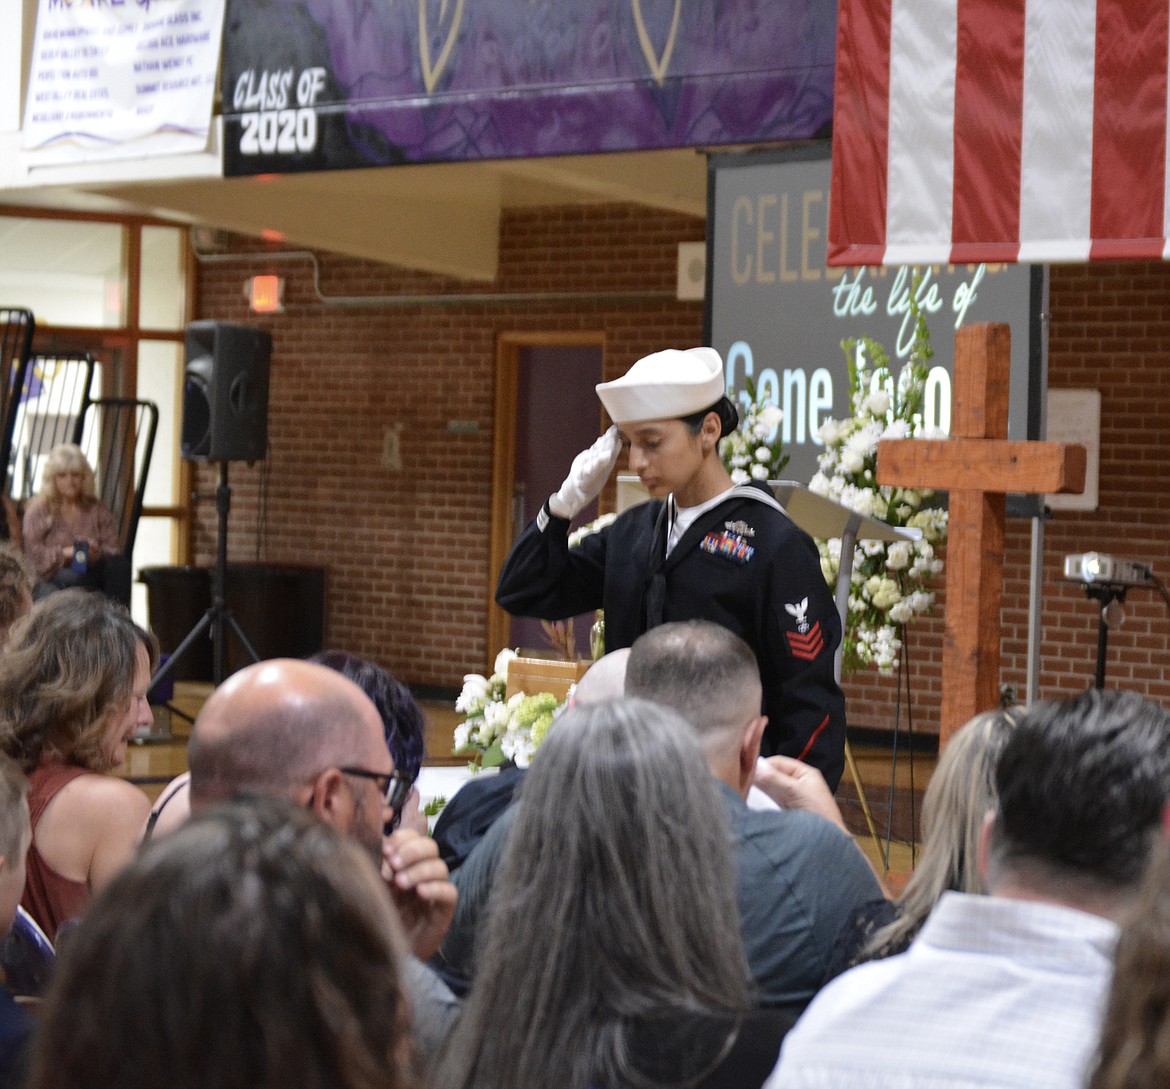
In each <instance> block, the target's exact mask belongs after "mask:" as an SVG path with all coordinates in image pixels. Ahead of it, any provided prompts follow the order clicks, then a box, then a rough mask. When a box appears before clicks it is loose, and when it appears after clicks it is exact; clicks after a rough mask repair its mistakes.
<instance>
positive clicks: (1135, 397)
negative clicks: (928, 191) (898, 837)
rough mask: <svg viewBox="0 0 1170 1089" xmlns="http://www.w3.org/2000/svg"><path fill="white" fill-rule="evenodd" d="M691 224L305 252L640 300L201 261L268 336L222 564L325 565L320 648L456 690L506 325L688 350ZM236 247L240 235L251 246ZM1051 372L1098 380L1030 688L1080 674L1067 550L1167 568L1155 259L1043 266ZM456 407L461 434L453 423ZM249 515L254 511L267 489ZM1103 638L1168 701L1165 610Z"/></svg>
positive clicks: (879, 693)
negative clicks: (471, 429)
mask: <svg viewBox="0 0 1170 1089" xmlns="http://www.w3.org/2000/svg"><path fill="white" fill-rule="evenodd" d="M703 231H704V226H703V224H702V223H700V222H698V221H696V220H693V219H690V218H688V217H684V216H679V215H672V214H667V213H658V212H652V211H647V210H642V209H637V208H633V207H629V206H624V205H617V206H605V207H600V208H548V209H536V210H524V211H513V212H508V213H506V214H505V216H504V219H503V222H502V225H501V239H500V272H499V277H498V279H497V281H496V282H495V283H494V284H492V285H491V286H490V287H487V288H480V287H469V286H468V285H467V284H465V283H460V282H455V281H451V280H447V279H444V278H441V277H435V276H429V275H424V274H415V273H408V272H403V271H401V270H396V269H393V268H388V267H383V266H378V265H374V264H371V263H369V262H363V261H357V260H352V259H349V258H342V257H338V256H335V255H330V254H320V255H319V257H320V261H321V287H322V291H323V292H324V293H325V294H327V295H331V296H375V295H376V296H391V297H397V296H404V295H405V296H415V295H427V296H432V295H436V294H439V295H443V294H460V295H461V294H464V293H469V292H470V293H473V294H474V293H482V294H497V293H530V292H532V293H540V292H574V293H589V292H606V293H610V292H631V293H633V292H644V291H654V292H659V293H661V297H660V298H656V299H653V300H642V301H633V300H613V299H604V298H592V299H590V298H581V299H576V300H574V301H572V302H566V301H559V300H553V299H545V300H532V301H528V302H525V303H523V304H517V303H515V302H509V303H501V302H498V301H494V300H491V299H484V300H483V301H478V300H477V301H461V302H458V303H448V304H446V305H435V304H434V303H433V302H416V303H410V302H407V303H405V304H397V305H393V306H388V305H381V304H379V305H366V306H345V307H341V306H334V305H326V304H325V303H322V302H321V301H320V300H319V299H318V298H317V297H316V295H315V293H314V290H313V281H312V275H311V268H310V266H309V264H308V262H280V263H279V264H274V263H272V262H269V261H267V260H266V259H265V258H264V256H263V255H262V254H258V255H256V256H255V257H254V258H249V259H245V260H231V261H220V260H216V261H212V262H205V263H201V264H200V267H199V289H200V316H201V317H204V318H213V319H219V320H232V321H244V322H248V323H251V324H263V325H265V326H266V327H267V328H269V329H270V330H271V331H272V333H273V338H274V354H273V365H272V374H271V394H270V412H269V429H270V438H271V448H270V453H269V457H268V459H267V460H266V462H265V463H263V465H261V466H257V467H255V468H248V467H246V466H242V465H234V466H232V469H231V474H232V486H233V491H234V496H233V511H232V518H231V533H230V538H229V548H230V556H231V559H233V560H245V561H247V560H253V559H256V558H261V559H263V560H265V561H269V562H284V563H305V564H313V565H323V566H325V567H326V568H327V570H328V587H329V599H328V616H327V625H326V628H327V640H328V642H329V644H330V645H333V646H339V647H344V648H346V649H349V650H352V651H355V652H356V653H359V654H364V655H367V656H370V657H373V658H376V659H378V660H379V661H382V662H383V663H385V664H386V665H387V666H388V667H389V668H391V669H392V670H393V671H394V672H395V673H396V674H398V675H399V676H401V677H402V678H403V679H404V680H406V681H408V682H411V683H414V684H422V685H441V686H455V685H458V684H459V682H460V678H461V676H462V674H463V673H464V672H467V671H469V670H478V669H481V668H483V666H484V665H485V664H486V663H487V662H488V661H489V660H490V658H491V656H492V655H494V653H495V651H496V650H497V649H498V648H495V647H488V646H487V645H486V639H485V625H486V616H487V612H486V610H487V600H488V597H489V593H490V587H491V585H492V583H493V582H494V575H495V573H494V572H491V571H489V570H488V534H489V528H490V510H489V508H490V490H491V479H492V428H493V419H492V414H493V385H494V368H495V358H496V343H497V339H498V337H499V336H500V335H501V334H506V333H515V332H529V333H565V332H573V331H577V332H581V333H583V334H596V333H600V334H602V335H603V336H604V344H605V366H606V373H607V376H610V377H613V376H616V375H618V374H620V373H622V372H623V371H624V370H625V369H626V368H627V367H628V366H629V365H630V364H631V363H632V362H633V361H634V360H635V359H637V358H638V357H639V356H641V355H643V354H645V353H647V352H650V351H654V350H657V349H658V348H661V347H664V346H667V345H688V344H696V343H698V342H699V340H700V338H701V335H702V309H701V306H700V305H699V304H696V303H679V302H676V301H674V300H673V291H674V282H675V261H676V256H675V255H676V246H677V243H678V242H680V241H697V240H700V239H701V238H702V237H703ZM246 248H247V247H246V246H245V244H243V243H241V244H240V249H241V250H242V249H246ZM270 271H276V272H279V273H280V274H281V275H283V276H285V277H286V280H287V284H286V295H285V300H286V313H284V314H282V315H279V316H276V317H274V318H271V319H263V320H257V318H256V316H255V315H251V314H249V313H248V312H247V310H246V307H245V303H244V300H243V298H242V295H241V286H242V284H243V282H244V280H245V279H246V278H247V277H248V276H250V275H253V274H256V273H259V272H270ZM1051 313H1052V322H1051V333H1050V358H1049V382H1050V385H1051V386H1052V388H1094V389H1100V390H1101V391H1102V395H1103V400H1102V417H1103V418H1102V458H1101V483H1100V495H1101V499H1100V508H1099V510H1097V511H1096V512H1093V513H1087V514H1074V513H1065V512H1060V513H1057V514H1056V515H1055V517H1054V518H1053V519H1052V520H1051V521H1050V522H1049V523H1048V525H1047V531H1046V532H1047V540H1046V547H1045V553H1044V580H1043V593H1044V614H1043V659H1042V674H1041V688H1042V694H1044V695H1046V696H1057V695H1063V694H1071V693H1073V692H1075V691H1077V690H1078V689H1080V688H1083V687H1084V686H1085V685H1086V684H1087V683H1090V682H1091V680H1092V677H1093V669H1094V665H1095V661H1096V643H1097V624H1096V616H1097V613H1096V607H1095V605H1094V604H1093V603H1092V602H1090V601H1089V600H1088V599H1087V598H1086V597H1085V594H1084V592H1083V591H1082V590H1081V589H1079V588H1077V587H1074V586H1070V585H1067V584H1064V583H1061V582H1060V581H1058V576H1059V574H1060V571H1061V567H1062V562H1063V557H1064V555H1065V554H1066V553H1070V552H1082V551H1087V550H1090V549H1094V548H1099V549H1101V550H1103V551H1115V552H1117V553H1118V554H1121V555H1125V556H1131V557H1134V558H1138V559H1143V560H1149V561H1151V562H1152V563H1153V564H1154V568H1155V571H1156V572H1157V573H1158V574H1159V575H1161V576H1162V577H1164V578H1166V577H1168V573H1170V543H1168V542H1167V522H1168V520H1170V480H1168V479H1167V478H1168V476H1170V459H1167V457H1166V455H1165V452H1164V450H1163V435H1165V434H1166V433H1167V431H1170V368H1167V367H1166V366H1165V365H1164V362H1163V358H1162V353H1163V352H1165V351H1166V349H1167V348H1168V347H1170V266H1167V265H1163V264H1157V263H1154V264H1117V265H1097V266H1093V267H1091V268H1089V267H1067V268H1064V267H1062V268H1056V269H1054V270H1053V273H1052V280H1051ZM450 420H475V421H478V423H479V425H480V426H479V431H478V433H477V434H452V433H450V432H449V431H448V428H447V424H448V421H450ZM396 424H401V425H402V432H401V437H402V459H403V470H402V471H400V472H387V471H385V470H382V469H380V468H379V460H380V456H381V451H382V443H383V434H384V431H385V429H386V428H389V427H393V426H394V425H396ZM197 489H198V491H199V493H200V494H201V495H203V496H205V497H206V499H207V501H205V502H202V503H201V504H200V505H199V506H198V508H197V519H196V524H197V529H196V537H195V550H196V556H197V561H198V562H202V563H207V562H210V560H211V558H212V553H213V551H214V543H215V512H214V507H213V505H212V503H211V502H210V497H211V495H212V493H213V491H214V480H213V476H212V473H211V471H209V470H206V469H204V470H201V471H200V473H199V477H198V484H197ZM265 490H266V493H267V502H266V507H265V510H266V514H265V517H264V520H263V526H262V527H261V525H260V518H259V515H260V511H261V499H262V494H263V492H264V491H265ZM1030 541H1031V526H1030V523H1028V522H1026V521H1025V522H1020V521H1012V522H1010V523H1009V526H1008V532H1007V542H1006V550H1005V551H1006V555H1005V568H1006V583H1005V608H1004V641H1003V657H1004V671H1003V682H1004V683H1005V684H1010V685H1014V686H1015V687H1016V689H1017V691H1018V692H1019V693H1020V694H1021V695H1022V694H1023V691H1024V687H1025V675H1026V639H1027V604H1028V565H1029V555H1030ZM1127 613H1128V619H1127V621H1126V623H1125V625H1124V626H1123V627H1122V628H1120V629H1119V630H1115V631H1112V632H1111V633H1110V639H1109V659H1108V682H1109V683H1110V684H1111V685H1126V686H1131V687H1134V688H1136V689H1137V690H1138V691H1141V692H1145V693H1147V694H1148V695H1150V696H1152V697H1154V698H1157V699H1161V700H1167V699H1170V680H1168V676H1167V669H1166V665H1165V660H1166V646H1167V636H1168V634H1170V608H1168V607H1167V605H1166V604H1165V603H1164V602H1163V601H1162V599H1161V598H1160V597H1159V596H1158V595H1156V594H1155V593H1153V592H1151V591H1147V590H1141V591H1135V592H1133V593H1132V594H1131V596H1130V601H1129V602H1128V604H1127ZM941 638H942V617H941V613H940V614H938V615H936V616H934V617H931V618H928V619H926V620H925V621H922V622H920V623H919V624H918V625H917V626H916V627H915V628H914V629H913V630H912V632H911V633H910V643H909V653H908V656H907V661H908V670H909V687H910V690H911V692H912V694H913V698H912V701H911V707H912V711H913V719H914V725H915V728H916V729H922V730H927V731H936V730H937V715H938V699H939V666H938V662H939V653H940V648H941ZM896 691H897V686H896V684H895V682H894V681H893V680H892V679H890V678H879V677H876V676H864V677H860V678H851V679H850V680H849V681H848V683H847V693H848V696H849V700H850V721H851V722H853V723H855V724H857V725H865V726H874V727H878V728H891V727H892V726H893V725H894V722H895V718H896V716H897V715H898V714H899V713H900V714H901V716H902V717H901V723H902V724H903V725H905V723H906V721H907V720H906V709H905V706H903V707H902V710H901V712H899V711H898V710H897V708H896Z"/></svg>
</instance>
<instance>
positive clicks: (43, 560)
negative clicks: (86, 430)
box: [24, 443, 119, 599]
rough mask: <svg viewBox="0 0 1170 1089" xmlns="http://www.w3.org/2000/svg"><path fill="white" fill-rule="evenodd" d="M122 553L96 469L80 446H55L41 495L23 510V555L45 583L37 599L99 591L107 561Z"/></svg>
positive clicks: (46, 466) (38, 587)
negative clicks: (78, 589)
mask: <svg viewBox="0 0 1170 1089" xmlns="http://www.w3.org/2000/svg"><path fill="white" fill-rule="evenodd" d="M79 546H83V547H79ZM118 548H119V544H118V530H117V527H116V526H115V525H114V516H113V515H112V514H110V512H109V511H108V510H107V509H106V506H105V504H104V503H102V501H101V500H100V499H99V498H98V497H97V494H96V491H95V486H94V478H93V468H92V466H91V465H90V464H89V462H88V461H86V459H85V455H84V454H83V453H82V452H81V449H80V447H77V446H74V445H73V444H72V443H62V444H61V445H60V446H55V447H53V449H52V450H50V451H49V456H48V458H47V459H46V460H45V467H44V470H43V472H42V474H41V490H40V491H39V492H38V493H37V494H36V495H35V496H34V497H33V498H32V499H30V500H29V503H28V506H27V507H26V508H25V511H24V551H25V555H27V556H28V558H29V562H30V563H31V564H32V566H33V570H34V571H35V572H36V576H37V578H38V579H39V580H40V581H39V582H38V583H37V586H36V589H35V591H34V596H35V597H36V598H37V599H40V598H41V597H44V596H45V595H46V594H50V593H52V592H53V591H54V590H62V589H67V588H68V587H70V586H80V587H82V588H84V589H88V590H100V589H101V588H102V581H103V578H104V572H105V564H104V561H105V558H106V557H107V556H110V555H113V554H114V553H116V552H117V551H118Z"/></svg>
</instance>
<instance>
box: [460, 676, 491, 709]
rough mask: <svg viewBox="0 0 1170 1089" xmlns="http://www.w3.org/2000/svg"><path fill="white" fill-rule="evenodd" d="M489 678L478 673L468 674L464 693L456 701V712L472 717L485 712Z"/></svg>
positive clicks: (465, 677) (464, 680) (465, 678)
mask: <svg viewBox="0 0 1170 1089" xmlns="http://www.w3.org/2000/svg"><path fill="white" fill-rule="evenodd" d="M487 691H488V682H487V678H486V677H483V676H481V675H480V674H478V673H466V674H464V677H463V691H462V692H460V693H459V698H458V699H457V700H456V701H455V710H456V711H458V712H459V713H460V714H461V715H472V714H475V713H476V712H478V711H481V710H483V705H484V702H485V701H486V699H487Z"/></svg>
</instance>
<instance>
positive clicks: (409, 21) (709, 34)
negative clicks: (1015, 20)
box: [222, 0, 836, 175]
mask: <svg viewBox="0 0 1170 1089" xmlns="http://www.w3.org/2000/svg"><path fill="white" fill-rule="evenodd" d="M835 33H836V5H835V4H829V3H825V2H824V0H686V2H685V3H684V0H572V2H567V0H490V2H489V0H417V2H407V0H397V2H396V0H383V2H382V3H376V4H375V3H370V2H369V0H228V6H227V17H226V20H225V26H224V47H223V84H222V88H223V115H224V126H225V152H224V166H225V172H226V173H227V174H228V175H245V174H259V173H281V172H290V171H298V170H323V169H336V168H346V167H360V166H371V165H383V164H390V163H403V162H451V161H458V160H473V159H504V158H520V157H534V156H545V155H566V154H586V153H591V152H604V151H632V150H642V149H651V148H666V147H694V146H720V145H729V144H744V143H761V142H770V141H777V140H797V139H807V138H809V137H812V136H815V135H818V134H821V135H824V134H826V133H827V127H828V124H829V121H830V118H831V116H832V106H833V57H834V36H835Z"/></svg>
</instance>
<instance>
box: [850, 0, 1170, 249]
mask: <svg viewBox="0 0 1170 1089" xmlns="http://www.w3.org/2000/svg"><path fill="white" fill-rule="evenodd" d="M1168 66H1170V0H1024V2H1023V3H1021V2H1020V0H840V3H839V7H838V27H837V85H836V102H835V106H834V118H833V173H832V194H831V200H830V214H829V263H830V264H832V265H875V264H948V263H959V262H973V261H1025V262H1040V261H1086V260H1097V259H1102V258H1157V257H1163V258H1165V257H1170V244H1168V243H1167V234H1168V230H1167V224H1168V223H1170V195H1168V192H1167V186H1166V178H1167V176H1168V174H1170V169H1168V165H1167V156H1168V148H1170V139H1168V138H1167V117H1168V116H1170V111H1168V110H1167V86H1168V80H1167V68H1168Z"/></svg>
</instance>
